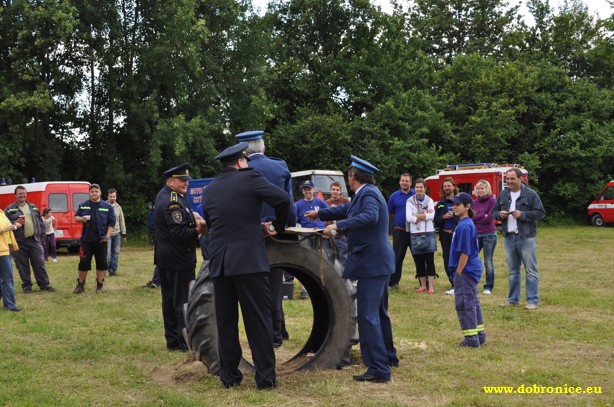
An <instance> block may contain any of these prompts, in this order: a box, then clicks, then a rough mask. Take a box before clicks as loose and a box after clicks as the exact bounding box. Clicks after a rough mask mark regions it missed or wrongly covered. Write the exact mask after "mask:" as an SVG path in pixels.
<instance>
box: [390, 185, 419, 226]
mask: <svg viewBox="0 0 614 407" xmlns="http://www.w3.org/2000/svg"><path fill="white" fill-rule="evenodd" d="M415 194H416V191H415V190H414V189H413V188H410V189H409V192H407V193H403V191H401V190H400V189H399V190H398V191H395V192H393V193H392V195H390V198H388V214H389V215H394V220H393V224H394V226H400V227H402V228H404V227H405V221H406V220H405V213H406V209H407V200H408V199H409V198H411V197H412V196H414V195H415Z"/></svg>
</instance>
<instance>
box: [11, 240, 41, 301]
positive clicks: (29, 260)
mask: <svg viewBox="0 0 614 407" xmlns="http://www.w3.org/2000/svg"><path fill="white" fill-rule="evenodd" d="M17 243H18V244H19V250H18V251H16V252H13V253H11V256H12V257H13V259H14V260H15V265H16V266H17V271H19V277H20V278H21V288H22V289H31V288H32V277H31V274H30V264H32V269H33V270H34V278H35V279H36V284H38V286H39V287H40V288H47V287H49V275H48V274H47V269H46V268H45V259H44V257H43V256H44V249H43V245H42V244H41V243H39V242H37V241H36V240H34V239H24V240H22V241H20V242H17Z"/></svg>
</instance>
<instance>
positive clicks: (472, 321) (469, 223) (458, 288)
mask: <svg viewBox="0 0 614 407" xmlns="http://www.w3.org/2000/svg"><path fill="white" fill-rule="evenodd" d="M452 202H453V203H454V214H455V215H456V216H458V217H459V219H460V220H459V222H458V225H457V226H456V229H455V230H454V235H453V237H452V244H451V245H450V262H449V264H448V265H449V268H450V270H451V271H454V273H453V275H454V296H455V298H454V299H455V306H456V314H457V315H458V321H459V322H460V325H461V329H462V330H463V335H464V336H465V339H463V341H462V342H461V343H460V346H468V347H471V348H479V347H480V345H484V344H485V343H486V333H485V332H484V320H483V319H482V306H481V305H480V299H479V298H478V283H479V282H480V277H482V261H481V260H480V258H479V257H478V253H479V247H478V235H477V232H476V230H475V225H474V224H473V220H471V218H472V217H473V209H471V206H472V205H473V198H472V197H471V195H469V194H468V193H466V192H461V193H460V194H458V195H457V196H455V197H454V198H452Z"/></svg>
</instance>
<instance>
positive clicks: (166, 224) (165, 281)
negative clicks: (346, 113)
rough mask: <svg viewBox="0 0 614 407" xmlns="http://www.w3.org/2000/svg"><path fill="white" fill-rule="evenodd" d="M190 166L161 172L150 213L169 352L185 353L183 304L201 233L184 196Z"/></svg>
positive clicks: (193, 269)
mask: <svg viewBox="0 0 614 407" xmlns="http://www.w3.org/2000/svg"><path fill="white" fill-rule="evenodd" d="M189 168H190V164H187V163H186V164H182V165H179V166H177V167H174V168H171V169H169V170H167V171H166V172H165V173H164V176H165V177H166V185H165V186H164V188H162V189H161V190H160V192H158V196H157V197H156V203H155V210H154V227H155V231H156V246H155V252H154V264H155V265H156V266H157V267H158V270H159V272H160V287H161V289H162V316H163V318H164V336H165V337H166V347H167V349H169V350H180V351H186V350H187V345H186V343H185V341H184V339H183V334H182V331H183V328H184V327H185V322H184V319H183V304H185V303H186V302H187V301H188V291H189V288H190V281H192V280H193V279H194V271H195V269H196V242H197V240H198V235H199V234H200V233H201V231H202V225H201V222H200V216H198V215H196V217H195V216H194V213H193V212H192V210H191V209H190V207H189V205H188V203H187V201H186V199H185V195H186V192H187V188H188V180H190V179H192V178H191V177H190V175H189Z"/></svg>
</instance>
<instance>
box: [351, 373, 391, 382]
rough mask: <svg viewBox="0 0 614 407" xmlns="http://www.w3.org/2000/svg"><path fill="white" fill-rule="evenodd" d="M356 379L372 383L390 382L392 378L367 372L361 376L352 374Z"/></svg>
mask: <svg viewBox="0 0 614 407" xmlns="http://www.w3.org/2000/svg"><path fill="white" fill-rule="evenodd" d="M352 378H353V379H354V380H356V381H357V382H371V383H386V382H389V381H390V379H384V378H383V377H377V376H373V375H372V374H369V373H365V374H361V375H359V376H352Z"/></svg>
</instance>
